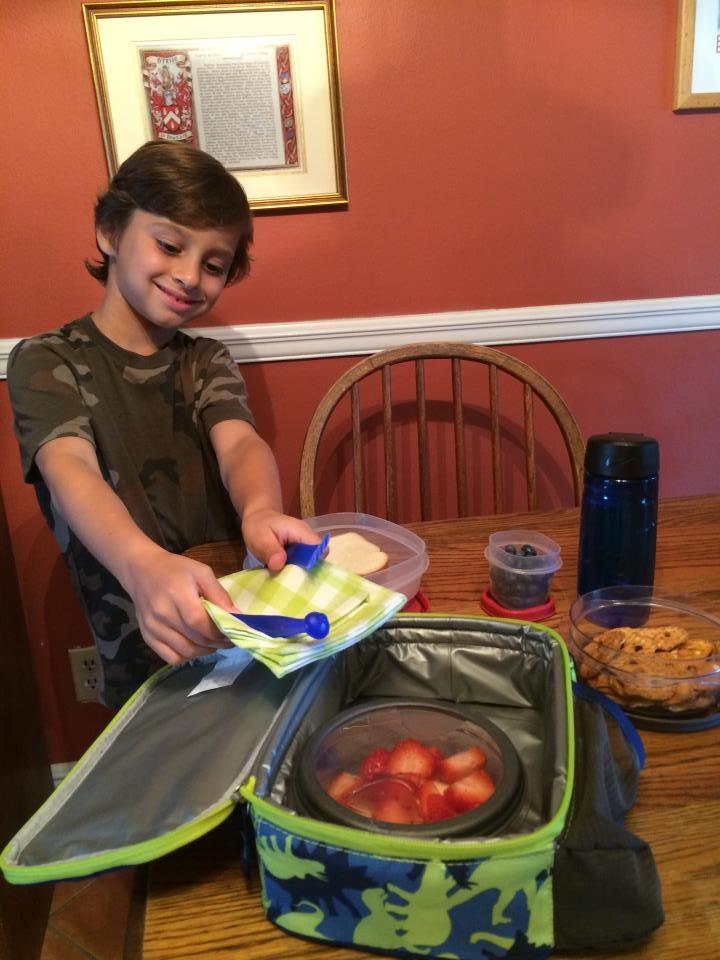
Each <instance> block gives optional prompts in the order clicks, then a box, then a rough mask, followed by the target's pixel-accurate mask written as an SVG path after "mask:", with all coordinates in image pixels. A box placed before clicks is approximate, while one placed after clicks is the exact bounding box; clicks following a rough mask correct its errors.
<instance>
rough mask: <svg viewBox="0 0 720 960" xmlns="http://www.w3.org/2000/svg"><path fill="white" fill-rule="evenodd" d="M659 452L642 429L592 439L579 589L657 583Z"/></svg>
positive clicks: (581, 591)
mask: <svg viewBox="0 0 720 960" xmlns="http://www.w3.org/2000/svg"><path fill="white" fill-rule="evenodd" d="M659 466H660V454H659V447H658V442H657V440H655V439H653V438H652V437H646V436H645V435H644V434H638V433H603V434H596V435H594V436H592V437H590V438H589V439H588V442H587V446H586V448H585V471H584V482H583V495H582V504H581V510H580V542H579V551H578V582H577V592H578V594H585V593H588V592H590V591H591V590H599V589H601V588H603V587H614V586H625V585H628V586H647V587H652V585H653V583H654V580H655V544H656V532H657V509H658V471H659Z"/></svg>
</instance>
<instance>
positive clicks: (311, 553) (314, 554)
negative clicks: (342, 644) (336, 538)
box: [286, 533, 330, 639]
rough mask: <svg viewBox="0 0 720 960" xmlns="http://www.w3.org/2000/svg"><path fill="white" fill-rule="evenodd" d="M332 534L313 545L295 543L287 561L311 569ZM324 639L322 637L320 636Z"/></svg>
mask: <svg viewBox="0 0 720 960" xmlns="http://www.w3.org/2000/svg"><path fill="white" fill-rule="evenodd" d="M329 541H330V534H329V533H326V534H325V536H324V537H323V538H322V540H321V541H320V543H318V544H315V546H313V545H312V544H310V543H293V544H291V545H290V546H289V547H288V548H287V551H286V553H287V562H288V563H294V564H295V566H296V567H302V568H303V570H311V569H312V568H313V567H314V566H315V564H316V563H317V562H318V560H319V559H320V558H321V557H322V555H323V554H324V553H325V551H326V550H327V546H328V543H329ZM318 639H322V638H320V637H319V638H318Z"/></svg>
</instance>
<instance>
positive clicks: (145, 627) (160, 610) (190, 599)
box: [125, 548, 234, 663]
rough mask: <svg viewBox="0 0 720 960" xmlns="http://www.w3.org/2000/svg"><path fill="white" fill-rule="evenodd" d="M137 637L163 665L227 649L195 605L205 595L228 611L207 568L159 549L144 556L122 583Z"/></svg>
mask: <svg viewBox="0 0 720 960" xmlns="http://www.w3.org/2000/svg"><path fill="white" fill-rule="evenodd" d="M125 586H126V589H127V591H128V593H129V594H130V596H131V598H132V601H133V603H134V604H135V613H136V615H137V620H138V624H139V626H140V631H141V633H142V636H143V639H144V641H145V643H147V645H148V646H149V647H150V648H151V649H153V650H154V651H155V653H157V655H158V656H159V657H161V658H162V659H163V660H164V661H165V662H166V663H181V662H182V661H183V660H189V659H191V658H192V657H202V656H204V655H205V654H207V653H211V652H212V651H213V650H215V649H217V648H218V647H231V646H232V644H231V643H230V641H229V640H226V639H225V637H223V636H222V634H221V633H220V631H219V630H218V629H217V627H216V626H215V624H214V623H213V622H212V620H211V619H210V617H209V616H208V614H207V612H206V611H205V608H204V607H203V606H202V604H201V603H200V597H205V598H206V599H207V600H210V601H211V602H212V603H216V604H217V605H218V606H220V607H222V608H223V609H226V610H232V609H234V606H233V602H232V600H231V599H230V595H229V594H228V593H227V591H226V590H225V589H224V588H223V587H222V586H221V585H220V584H219V583H218V581H217V580H216V578H215V575H214V574H213V572H212V570H211V568H210V567H208V566H206V564H204V563H198V561H197V560H191V559H190V558H189V557H180V556H177V555H175V554H172V553H168V552H167V551H165V550H162V549H160V548H158V549H156V550H152V551H149V552H148V557H147V562H146V561H145V559H143V561H142V562H139V563H136V564H135V567H134V570H133V573H132V574H131V575H130V576H129V577H128V578H127V579H126V583H125Z"/></svg>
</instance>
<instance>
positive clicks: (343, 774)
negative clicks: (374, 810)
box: [325, 770, 361, 803]
mask: <svg viewBox="0 0 720 960" xmlns="http://www.w3.org/2000/svg"><path fill="white" fill-rule="evenodd" d="M360 783H361V780H360V777H358V776H356V775H355V774H354V773H348V772H347V770H341V771H340V773H338V774H336V776H334V777H333V779H332V780H331V781H330V783H329V784H328V785H327V787H325V790H326V792H327V793H328V794H329V795H330V796H331V797H332V798H333V800H337V802H338V803H343V802H344V800H345V797H346V796H347V795H348V793H350V791H351V790H354V789H355V787H357V786H359V785H360Z"/></svg>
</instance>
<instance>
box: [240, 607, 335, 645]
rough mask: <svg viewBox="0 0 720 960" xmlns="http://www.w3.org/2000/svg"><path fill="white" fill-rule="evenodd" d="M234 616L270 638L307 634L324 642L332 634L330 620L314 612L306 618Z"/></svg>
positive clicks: (261, 614)
mask: <svg viewBox="0 0 720 960" xmlns="http://www.w3.org/2000/svg"><path fill="white" fill-rule="evenodd" d="M232 616H233V617H235V619H236V620H240V621H241V622H242V623H245V624H247V626H248V627H250V629H251V630H259V631H260V633H265V634H267V636H268V637H294V636H296V635H297V634H298V633H306V634H307V635H308V636H309V637H312V639H313V640H324V639H325V637H326V636H327V635H328V633H330V621H329V620H328V618H327V617H326V616H325V614H324V613H318V612H317V611H314V610H313V611H311V612H310V613H308V614H307V615H306V616H305V617H281V616H279V615H275V614H272V613H271V614H264V613H233V614H232Z"/></svg>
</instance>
